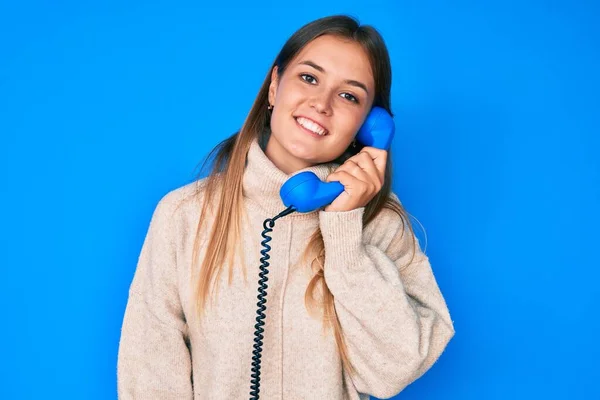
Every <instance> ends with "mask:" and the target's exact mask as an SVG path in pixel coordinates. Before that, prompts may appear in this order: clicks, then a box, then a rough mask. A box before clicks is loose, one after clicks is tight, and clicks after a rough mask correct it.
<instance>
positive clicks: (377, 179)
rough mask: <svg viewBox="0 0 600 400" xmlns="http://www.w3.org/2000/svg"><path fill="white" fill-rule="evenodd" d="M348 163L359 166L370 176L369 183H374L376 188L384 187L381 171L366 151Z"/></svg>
mask: <svg viewBox="0 0 600 400" xmlns="http://www.w3.org/2000/svg"><path fill="white" fill-rule="evenodd" d="M348 161H352V162H354V163H356V164H357V165H358V166H359V168H361V169H362V170H363V171H364V172H365V173H366V174H367V175H368V176H369V181H370V182H373V183H374V184H375V186H377V187H378V188H380V187H381V186H382V184H383V176H381V174H380V172H379V170H378V169H377V166H376V165H375V162H374V161H373V159H372V158H371V155H370V154H369V153H367V152H366V151H365V152H360V153H358V154H356V155H354V156H352V157H350V158H349V159H348ZM348 161H346V162H348Z"/></svg>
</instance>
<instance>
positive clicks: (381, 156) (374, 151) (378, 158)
mask: <svg viewBox="0 0 600 400" xmlns="http://www.w3.org/2000/svg"><path fill="white" fill-rule="evenodd" d="M362 152H366V153H367V154H369V155H370V156H371V159H372V160H373V162H374V163H375V167H376V168H377V171H379V176H380V177H381V181H382V182H383V178H384V176H385V166H386V164H387V156H388V152H387V151H386V150H382V149H378V148H375V147H370V146H365V147H363V148H362V150H361V153H362Z"/></svg>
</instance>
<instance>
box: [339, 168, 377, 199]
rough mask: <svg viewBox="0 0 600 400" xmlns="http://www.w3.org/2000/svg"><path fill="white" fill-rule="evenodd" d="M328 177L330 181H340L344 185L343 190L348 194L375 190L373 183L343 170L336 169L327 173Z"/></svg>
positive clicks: (360, 193) (361, 193)
mask: <svg viewBox="0 0 600 400" xmlns="http://www.w3.org/2000/svg"><path fill="white" fill-rule="evenodd" d="M329 177H331V181H337V182H340V183H341V184H342V185H343V186H344V191H345V192H347V193H348V194H350V195H353V194H358V195H363V194H365V193H367V192H370V191H374V190H375V185H374V184H373V183H369V182H364V181H361V180H360V179H358V178H357V177H355V176H354V175H352V174H350V173H349V172H347V171H344V170H342V171H340V170H339V169H338V170H337V171H335V172H334V173H333V174H331V175H329ZM329 177H328V179H329Z"/></svg>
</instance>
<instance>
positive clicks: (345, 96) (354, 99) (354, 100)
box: [340, 93, 359, 104]
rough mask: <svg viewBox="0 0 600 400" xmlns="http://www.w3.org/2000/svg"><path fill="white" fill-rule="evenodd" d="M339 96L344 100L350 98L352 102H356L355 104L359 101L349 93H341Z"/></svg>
mask: <svg viewBox="0 0 600 400" xmlns="http://www.w3.org/2000/svg"><path fill="white" fill-rule="evenodd" d="M340 96H342V97H343V98H344V99H346V100H350V101H351V102H353V103H356V104H358V103H359V101H358V99H357V98H356V97H355V96H353V95H351V94H350V93H342V94H341V95H340Z"/></svg>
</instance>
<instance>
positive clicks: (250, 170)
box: [243, 139, 336, 218]
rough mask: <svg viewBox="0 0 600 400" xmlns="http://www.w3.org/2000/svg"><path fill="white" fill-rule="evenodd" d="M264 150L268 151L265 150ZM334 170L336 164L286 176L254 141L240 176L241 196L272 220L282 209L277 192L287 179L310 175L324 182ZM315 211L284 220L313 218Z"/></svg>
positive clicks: (283, 207) (256, 140) (311, 168)
mask: <svg viewBox="0 0 600 400" xmlns="http://www.w3.org/2000/svg"><path fill="white" fill-rule="evenodd" d="M266 147H267V148H268V146H266ZM335 167H336V165H335V164H332V163H328V164H318V165H314V166H309V167H305V168H301V169H297V170H295V171H294V172H291V173H288V172H285V171H284V170H282V169H281V168H279V167H278V166H277V165H276V164H275V163H274V162H273V161H272V160H271V159H270V158H269V157H268V156H267V154H266V153H265V151H264V150H263V148H262V147H261V145H260V144H259V143H258V139H254V140H253V141H252V143H251V145H250V149H249V150H248V155H247V162H246V167H245V170H244V176H243V194H244V197H245V199H246V200H248V201H250V202H251V203H253V204H254V205H255V206H257V207H259V208H261V209H263V210H264V211H266V212H267V213H268V214H269V215H271V216H275V215H277V214H278V213H280V212H281V211H283V210H284V209H285V205H284V204H283V202H282V201H281V197H280V194H279V190H280V189H281V186H283V184H284V183H285V182H286V181H287V179H288V178H290V177H291V176H293V175H295V174H296V173H299V172H303V171H312V172H314V173H315V174H316V175H317V176H318V177H319V179H321V180H325V178H327V176H328V175H329V174H330V173H331V172H332V171H333V170H334V169H335ZM317 211H318V210H317ZM317 211H313V212H311V213H293V214H291V215H290V216H288V217H287V218H290V217H292V218H301V217H302V216H314V214H315V213H317Z"/></svg>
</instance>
